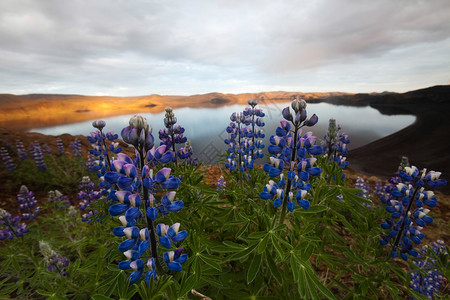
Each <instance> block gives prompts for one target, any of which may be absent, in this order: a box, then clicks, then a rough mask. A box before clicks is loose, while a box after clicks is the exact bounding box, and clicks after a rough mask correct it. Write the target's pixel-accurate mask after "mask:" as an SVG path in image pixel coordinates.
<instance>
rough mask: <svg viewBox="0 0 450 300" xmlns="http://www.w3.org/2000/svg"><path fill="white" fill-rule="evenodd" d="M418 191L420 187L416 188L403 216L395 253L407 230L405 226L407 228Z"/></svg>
mask: <svg viewBox="0 0 450 300" xmlns="http://www.w3.org/2000/svg"><path fill="white" fill-rule="evenodd" d="M418 190H419V187H416V189H415V190H414V193H413V195H412V197H411V198H410V200H409V203H408V208H406V211H405V213H404V215H403V220H402V225H401V226H400V230H399V231H398V234H397V237H396V238H395V242H394V245H393V246H392V250H393V251H395V250H397V247H398V244H399V243H400V238H401V236H402V235H403V231H404V230H405V226H406V222H405V219H406V217H407V216H408V212H409V211H410V210H411V206H412V203H413V201H414V198H415V197H416V194H417V191H418Z"/></svg>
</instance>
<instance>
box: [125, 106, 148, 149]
mask: <svg viewBox="0 0 450 300" xmlns="http://www.w3.org/2000/svg"><path fill="white" fill-rule="evenodd" d="M121 136H122V139H123V140H124V142H125V143H127V144H131V145H133V146H134V147H135V148H136V149H137V148H139V147H140V146H142V147H144V149H145V151H148V150H150V149H151V148H153V145H154V139H153V136H152V127H151V126H150V125H149V124H148V123H147V120H146V119H145V118H144V117H142V116H140V115H135V116H134V117H132V118H131V119H130V126H127V127H125V128H124V129H122V132H121Z"/></svg>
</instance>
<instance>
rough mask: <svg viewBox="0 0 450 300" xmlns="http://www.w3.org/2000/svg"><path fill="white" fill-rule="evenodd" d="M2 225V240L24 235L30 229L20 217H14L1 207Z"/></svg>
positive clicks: (0, 231)
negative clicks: (21, 221)
mask: <svg viewBox="0 0 450 300" xmlns="http://www.w3.org/2000/svg"><path fill="white" fill-rule="evenodd" d="M0 225H2V227H3V229H1V230H0V240H4V239H8V240H12V239H13V238H14V237H22V236H23V234H24V233H26V232H28V231H29V230H28V228H27V225H26V224H25V223H20V217H18V216H16V217H12V216H11V214H10V213H9V212H7V211H6V210H4V209H3V208H0Z"/></svg>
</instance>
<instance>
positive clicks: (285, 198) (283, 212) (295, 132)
mask: <svg viewBox="0 0 450 300" xmlns="http://www.w3.org/2000/svg"><path fill="white" fill-rule="evenodd" d="M294 126H295V130H294V145H293V149H292V154H291V160H290V162H292V161H294V160H295V157H296V154H297V134H298V130H299V129H300V127H301V126H300V124H298V125H295V124H294ZM289 168H290V166H289ZM291 183H292V182H291V180H290V179H288V181H287V184H286V190H285V193H284V197H283V208H282V210H281V216H280V222H279V223H278V224H283V222H284V218H285V217H286V209H287V202H288V199H289V192H290V191H291Z"/></svg>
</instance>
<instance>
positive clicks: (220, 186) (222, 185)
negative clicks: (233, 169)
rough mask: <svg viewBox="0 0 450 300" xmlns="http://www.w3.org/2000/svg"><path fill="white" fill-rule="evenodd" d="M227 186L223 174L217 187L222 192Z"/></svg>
mask: <svg viewBox="0 0 450 300" xmlns="http://www.w3.org/2000/svg"><path fill="white" fill-rule="evenodd" d="M226 187H227V182H226V181H225V178H223V176H220V178H219V179H218V180H217V184H216V189H217V190H218V191H219V192H222V191H224V190H225V188H226Z"/></svg>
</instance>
